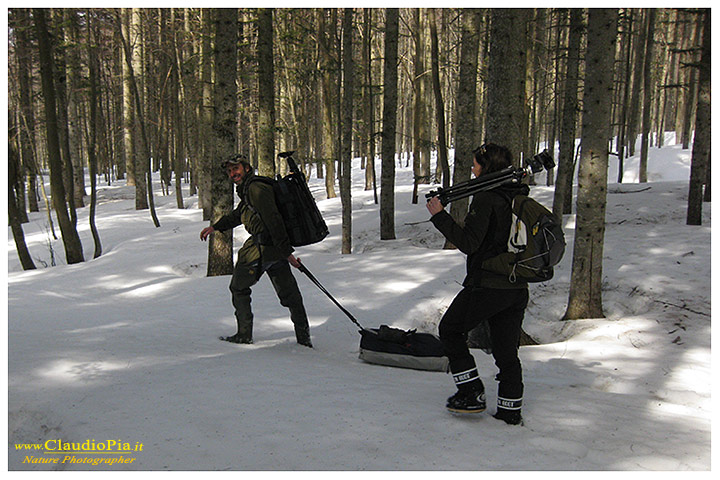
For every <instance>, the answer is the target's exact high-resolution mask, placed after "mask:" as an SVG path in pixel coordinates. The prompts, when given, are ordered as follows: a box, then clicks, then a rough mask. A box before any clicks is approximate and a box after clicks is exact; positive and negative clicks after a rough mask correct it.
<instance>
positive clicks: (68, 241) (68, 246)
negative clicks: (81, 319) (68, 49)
mask: <svg viewBox="0 0 720 480" xmlns="http://www.w3.org/2000/svg"><path fill="white" fill-rule="evenodd" d="M33 18H34V19H35V30H36V33H37V37H38V47H39V52H40V76H41V78H42V87H43V97H44V99H45V129H46V135H47V149H48V152H47V153H48V162H49V164H50V188H51V191H52V203H53V208H54V209H55V215H57V218H58V223H59V225H60V232H61V234H62V240H63V245H64V246H65V257H66V260H67V263H68V264H73V263H79V262H82V261H84V260H85V259H84V257H83V250H82V243H81V242H80V236H79V235H78V233H77V230H76V229H75V226H74V225H73V223H72V221H71V219H70V216H69V215H68V211H67V205H66V204H65V198H66V196H65V185H64V182H63V174H62V158H61V155H60V139H59V137H58V126H57V125H58V121H57V116H56V114H55V112H56V110H55V108H56V105H55V86H54V85H53V84H54V82H53V57H52V45H51V44H50V38H49V34H48V29H47V24H46V21H45V10H44V9H41V8H34V9H33Z"/></svg>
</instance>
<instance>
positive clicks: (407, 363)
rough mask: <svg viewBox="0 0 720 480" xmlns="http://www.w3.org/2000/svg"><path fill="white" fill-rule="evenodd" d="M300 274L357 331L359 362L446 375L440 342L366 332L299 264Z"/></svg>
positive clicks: (426, 336) (385, 330)
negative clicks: (325, 296) (304, 276)
mask: <svg viewBox="0 0 720 480" xmlns="http://www.w3.org/2000/svg"><path fill="white" fill-rule="evenodd" d="M300 271H301V272H303V273H304V274H305V275H306V276H307V277H308V278H309V279H310V281H311V282H313V283H314V284H315V285H316V286H317V287H318V288H319V289H320V290H321V291H322V292H323V293H324V294H325V295H327V297H328V298H329V299H330V300H332V302H333V303H334V304H335V305H337V307H338V308H339V309H340V310H341V311H342V312H343V313H344V314H345V315H346V316H347V317H348V318H349V319H350V321H351V322H353V323H354V324H355V325H356V326H357V327H358V328H360V355H359V357H360V359H361V360H363V361H365V362H367V363H372V364H375V365H384V366H388V367H399V368H411V369H415V370H429V371H437V372H447V371H448V366H449V361H448V358H447V357H446V356H445V353H444V350H443V346H442V343H441V342H440V339H439V338H438V337H437V336H436V335H433V334H431V333H422V332H421V333H418V332H417V331H415V330H402V329H399V328H393V327H389V326H387V325H380V327H379V328H372V329H369V328H365V327H363V326H362V325H360V323H359V322H358V321H357V319H356V318H355V317H354V316H353V315H352V313H350V312H349V311H348V310H347V309H346V308H345V307H343V306H342V305H341V304H340V302H338V301H337V300H336V299H335V297H333V296H332V295H331V294H330V292H329V291H328V290H327V289H326V288H325V287H324V286H323V285H322V284H321V283H320V282H319V281H318V280H317V278H315V276H314V275H313V274H312V273H310V271H309V270H308V269H307V267H305V265H303V264H302V263H301V264H300Z"/></svg>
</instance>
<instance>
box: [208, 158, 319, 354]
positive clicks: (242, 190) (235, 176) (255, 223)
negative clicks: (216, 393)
mask: <svg viewBox="0 0 720 480" xmlns="http://www.w3.org/2000/svg"><path fill="white" fill-rule="evenodd" d="M222 168H223V169H225V171H226V172H227V174H228V177H229V178H230V180H231V181H232V182H233V183H235V185H236V192H237V194H238V196H239V197H240V203H239V204H238V206H237V207H236V208H235V210H233V211H232V212H230V213H229V214H227V215H224V216H223V217H222V218H220V220H218V221H217V222H215V223H214V224H212V225H211V226H209V227H205V228H203V229H202V231H201V232H200V239H201V240H203V241H205V240H207V238H208V237H209V236H210V235H211V234H212V233H213V232H215V231H220V232H224V231H226V230H231V229H233V228H235V227H237V226H238V225H241V224H242V225H245V229H246V230H247V231H248V233H249V234H250V238H248V239H247V240H246V241H245V243H244V244H243V246H242V247H241V248H240V250H239V251H238V259H237V263H236V264H235V268H234V270H233V275H232V280H231V281H230V292H231V293H232V303H233V306H234V307H235V319H236V320H237V332H236V333H235V334H234V335H231V336H229V337H220V339H221V340H225V341H228V342H232V343H252V341H253V334H252V328H253V313H252V308H251V306H250V302H251V298H250V294H251V289H250V288H251V287H252V286H253V285H255V284H256V283H257V282H258V281H259V280H260V277H261V276H262V274H263V273H265V272H267V274H268V276H269V277H270V281H271V282H272V286H273V288H274V289H275V292H276V293H277V296H278V298H279V299H280V303H281V304H282V305H283V306H284V307H287V308H288V309H289V310H290V319H291V320H292V322H293V325H294V328H295V337H296V340H297V342H298V343H299V344H300V345H304V346H306V347H310V348H312V342H311V340H310V326H309V323H308V318H307V313H306V312H305V306H304V304H303V299H302V295H301V294H300V288H299V287H298V284H297V282H296V280H295V277H294V276H293V274H292V272H291V271H290V265H292V266H293V267H295V268H299V267H300V265H301V264H300V259H298V258H296V257H295V255H293V251H294V249H293V247H292V245H291V244H290V240H289V239H288V234H287V231H286V229H285V225H284V223H283V219H282V216H281V214H280V212H279V211H278V208H277V204H276V200H275V195H274V193H273V187H272V186H271V185H268V184H267V183H265V182H262V181H253V179H254V178H255V172H254V170H253V168H252V166H251V165H250V164H249V163H248V162H247V160H246V159H245V157H244V156H243V155H233V156H232V157H230V158H229V159H227V160H225V161H224V162H223V163H222Z"/></svg>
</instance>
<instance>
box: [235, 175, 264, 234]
mask: <svg viewBox="0 0 720 480" xmlns="http://www.w3.org/2000/svg"><path fill="white" fill-rule="evenodd" d="M255 181H260V182H262V183H265V184H267V185H272V179H271V178H268V177H263V176H259V175H253V176H252V177H250V178H248V179H247V181H245V182H243V184H242V186H241V187H240V192H239V193H240V198H241V199H242V201H243V203H244V204H245V205H247V207H248V208H249V209H250V211H251V212H252V213H254V214H255V215H257V217H258V218H259V219H260V222H261V223H262V224H263V227H264V230H263V232H262V233H260V235H254V237H255V240H256V244H257V245H258V246H260V245H265V244H266V243H267V237H268V236H269V233H267V226H266V225H265V221H264V220H263V218H262V216H260V214H259V213H258V211H257V210H256V209H255V207H253V205H252V203H250V197H249V195H248V190H249V189H250V184H251V183H253V182H255Z"/></svg>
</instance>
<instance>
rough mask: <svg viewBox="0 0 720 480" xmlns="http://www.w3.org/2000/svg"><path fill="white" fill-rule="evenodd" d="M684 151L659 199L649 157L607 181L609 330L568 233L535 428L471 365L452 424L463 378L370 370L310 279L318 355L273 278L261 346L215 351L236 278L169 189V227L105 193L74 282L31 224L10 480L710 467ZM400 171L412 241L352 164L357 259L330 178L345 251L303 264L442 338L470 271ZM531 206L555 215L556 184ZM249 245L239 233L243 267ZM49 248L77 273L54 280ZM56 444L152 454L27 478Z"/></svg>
mask: <svg viewBox="0 0 720 480" xmlns="http://www.w3.org/2000/svg"><path fill="white" fill-rule="evenodd" d="M673 143H674V142H668V143H667V144H668V145H670V146H667V147H665V148H663V149H660V150H658V149H651V153H650V155H651V156H650V162H649V163H650V167H649V169H650V182H649V183H648V184H646V185H641V184H638V183H637V178H636V177H637V174H636V172H637V163H638V162H637V158H632V159H629V160H627V161H626V174H625V181H626V182H627V183H623V184H613V183H610V184H609V193H608V197H607V198H608V209H607V231H606V236H605V249H604V251H605V262H604V266H603V279H604V280H603V305H604V309H605V315H606V318H599V319H588V320H579V321H569V322H564V321H561V320H560V318H561V317H562V316H563V314H564V312H565V308H566V305H567V299H568V288H569V282H570V266H571V262H572V244H573V233H574V215H567V216H565V219H564V221H565V226H566V229H565V231H566V235H567V240H568V250H567V252H566V255H565V257H564V259H563V261H562V263H561V265H560V266H559V268H557V270H556V274H555V278H554V279H553V280H552V281H551V282H548V283H547V284H535V285H533V286H532V287H531V302H530V305H529V307H528V310H527V313H526V317H525V323H524V327H525V329H526V331H527V332H528V333H530V334H531V335H532V336H533V337H534V338H536V339H537V340H538V341H539V342H540V343H541V344H540V345H537V346H526V347H522V348H521V359H522V362H523V366H524V378H525V388H526V392H525V403H524V408H523V414H524V418H525V425H524V426H508V425H505V424H504V423H502V422H500V421H498V420H495V419H494V418H492V416H491V414H492V413H494V411H495V406H494V403H495V401H496V382H495V380H494V375H495V373H496V369H495V366H494V365H493V362H492V358H491V357H490V356H488V355H485V354H484V353H483V352H482V351H480V350H473V353H474V355H475V358H476V360H477V364H478V367H479V370H480V372H481V376H482V378H483V380H484V381H485V384H486V389H487V395H488V404H489V408H488V411H487V412H486V413H484V414H480V415H478V416H477V417H476V418H461V417H457V416H453V415H450V414H449V413H448V412H447V411H446V410H445V408H444V405H445V399H446V398H447V397H448V396H449V395H450V394H452V393H453V392H454V386H453V382H452V378H451V377H450V375H447V374H445V373H439V372H423V371H415V370H404V369H398V368H390V367H383V366H377V365H371V364H366V363H364V362H362V361H361V360H359V359H358V345H359V338H360V337H359V335H358V332H357V329H356V327H355V326H354V325H353V324H351V323H350V321H349V320H348V319H347V318H346V317H345V316H344V315H343V314H342V313H341V312H340V311H339V310H338V309H337V308H336V307H335V306H334V305H333V304H332V303H331V302H330V301H329V300H328V299H327V298H326V297H325V296H324V295H323V294H322V293H321V292H320V291H319V290H318V289H317V288H316V287H315V286H314V285H313V284H312V283H310V281H309V280H308V279H307V278H305V277H304V276H303V275H302V274H301V273H299V272H297V271H296V272H295V275H296V277H297V279H298V282H299V284H300V288H301V290H302V292H303V296H304V299H305V303H306V307H307V310H308V314H309V318H310V323H311V328H312V336H313V342H314V344H315V348H314V349H312V350H311V349H307V348H304V347H300V346H298V345H297V344H296V343H295V341H294V335H293V332H292V324H291V322H290V320H289V318H288V314H287V311H286V310H285V309H284V308H283V307H281V306H280V304H279V302H278V300H277V298H276V296H275V294H274V291H273V290H272V288H271V285H270V282H269V281H268V279H267V277H263V279H262V280H261V281H260V283H259V284H258V285H257V286H256V287H255V288H254V291H253V306H254V310H255V317H256V319H255V332H254V336H255V344H253V345H233V344H228V343H225V342H221V341H219V340H218V336H219V335H227V334H232V333H234V331H235V330H234V328H235V327H234V317H233V311H232V307H231V303H230V294H229V291H228V283H229V279H230V278H229V277H228V276H223V277H213V278H208V277H206V276H205V271H206V265H207V244H206V243H203V242H201V241H200V240H199V232H200V230H201V229H202V228H203V227H204V226H206V225H207V222H204V221H202V214H201V212H200V210H198V208H197V197H188V196H186V197H185V205H186V209H184V210H178V209H177V208H176V206H175V203H176V202H175V199H174V198H173V197H172V196H162V195H160V194H159V192H156V196H155V200H156V204H157V207H158V216H159V220H160V223H161V227H160V228H155V227H154V226H153V223H152V220H151V218H150V214H149V212H148V211H147V210H146V211H136V210H135V209H134V193H133V189H132V188H130V187H126V186H125V185H124V182H117V183H113V185H112V186H107V185H106V184H105V183H102V184H101V185H100V187H99V206H98V211H97V226H98V229H99V232H100V236H101V240H102V245H103V255H102V256H101V257H99V258H98V259H94V260H91V258H92V254H93V243H92V238H91V234H90V230H89V226H88V221H87V217H88V210H89V208H88V207H85V208H82V209H79V211H78V214H79V221H78V230H79V232H80V236H81V239H82V241H83V245H84V248H85V257H86V261H85V262H84V263H82V264H76V265H65V264H64V263H65V262H64V250H63V247H62V242H61V241H59V240H57V241H55V240H53V241H51V240H50V235H49V233H48V229H47V221H46V217H45V214H44V212H41V213H33V214H31V215H30V223H28V224H25V225H23V228H24V231H25V235H26V240H27V243H28V246H29V248H30V252H31V254H32V256H33V258H34V259H35V263H36V265H37V266H38V269H37V270H35V271H27V272H24V271H22V270H21V268H20V264H19V261H18V258H17V254H16V251H15V245H14V242H13V238H12V234H11V232H10V229H9V228H8V244H7V245H8V252H7V262H8V280H7V282H8V293H7V295H8V298H7V302H8V317H9V318H8V379H7V382H8V391H9V396H8V412H9V415H8V432H9V439H8V454H7V465H8V468H9V469H10V470H50V469H57V470H92V471H105V470H107V471H116V470H213V471H215V470H252V471H267V470H281V471H297V470H311V471H325V470H345V471H347V470H350V471H355V470H387V471H395V470H404V471H408V470H466V471H472V470H515V471H525V470H552V471H568V470H709V469H710V467H711V463H710V458H711V448H710V445H711V427H710V425H711V412H712V407H711V355H710V346H711V338H710V333H711V325H710V303H711V291H710V274H711V266H710V258H711V257H710V252H711V242H710V232H711V228H710V205H709V204H706V206H705V211H704V225H703V226H687V225H685V212H686V204H687V190H688V185H687V184H688V178H689V164H690V155H691V153H690V151H688V150H682V149H681V147H680V146H675V145H673ZM638 151H639V149H638ZM616 164H617V162H616V161H615V160H613V159H611V166H610V169H609V178H610V181H611V182H613V181H614V179H615V178H616V176H617V174H616V170H617V165H616ZM404 165H405V159H403V166H402V167H400V168H398V175H397V180H396V186H397V188H396V192H397V193H396V204H395V205H396V220H395V222H396V223H395V225H396V233H397V239H396V240H388V241H381V240H379V213H378V206H377V205H375V204H374V203H373V199H372V192H365V191H363V189H362V185H363V172H362V171H361V170H360V169H359V168H358V164H357V162H356V163H355V168H354V169H353V176H354V188H353V194H352V195H353V200H352V202H353V254H352V255H341V254H340V223H341V216H340V199H339V198H335V199H325V197H324V194H323V193H322V190H323V187H322V181H321V180H317V179H315V178H314V177H313V178H312V179H311V188H312V189H313V191H314V192H315V194H316V198H318V204H319V207H320V209H321V210H322V212H323V214H324V216H325V218H326V220H327V223H328V225H329V227H330V230H331V235H330V236H329V237H328V238H327V239H326V240H324V241H323V242H322V243H320V244H317V245H313V246H309V247H304V248H300V249H298V252H297V253H298V256H299V257H300V258H301V259H302V261H303V262H304V263H305V264H306V266H307V267H308V268H309V269H310V271H312V272H313V273H314V274H315V276H316V277H317V278H318V279H319V280H320V281H321V282H322V283H323V284H324V285H325V286H326V287H327V288H328V289H329V290H330V292H331V293H333V295H335V297H336V298H338V300H339V301H340V302H341V303H342V304H343V305H344V306H345V307H346V308H348V309H349V310H350V311H351V312H353V313H354V315H355V316H356V317H357V318H358V320H359V321H360V323H361V324H363V325H364V326H366V327H376V326H378V325H380V324H389V325H392V326H395V327H399V328H417V329H418V330H419V331H429V332H433V333H435V332H437V324H438V321H439V319H440V318H441V316H442V314H443V312H444V310H445V309H446V308H447V306H448V305H449V303H450V301H451V300H452V298H453V297H454V296H455V294H456V293H457V292H458V291H459V290H460V282H461V281H462V279H463V276H464V270H465V256H464V255H463V254H461V253H460V252H458V251H446V250H442V249H441V248H440V247H441V246H442V243H443V239H442V237H441V235H440V234H439V233H438V232H436V231H435V229H434V228H433V227H432V225H431V224H430V223H427V222H425V221H426V220H427V218H428V216H429V215H428V213H427V211H426V209H425V206H424V201H423V198H424V193H426V192H427V191H429V190H430V189H431V188H436V187H437V186H436V185H434V186H431V185H424V186H422V187H421V189H420V190H421V197H420V198H421V200H420V204H417V205H413V204H411V202H410V199H411V192H412V171H411V169H409V168H407V167H405V166H404ZM379 171H380V166H379V161H378V172H379ZM537 181H538V184H540V185H543V184H544V183H545V182H544V178H543V177H542V176H540V177H538V179H537ZM157 187H158V184H157V183H155V188H156V189H157ZM186 188H187V187H186ZM186 191H187V190H186ZM532 193H533V195H534V196H535V197H536V198H538V199H539V200H540V201H542V202H543V203H545V204H546V205H551V203H552V187H545V186H536V187H533V189H532ZM56 229H57V226H56ZM58 235H59V229H58ZM245 235H246V233H245V232H244V229H243V228H242V227H240V228H237V229H236V230H235V240H236V248H237V246H238V245H239V244H240V243H241V242H242V240H243V239H244V238H245ZM48 243H51V244H52V248H53V249H54V252H55V257H56V260H57V262H58V263H59V265H58V266H56V267H52V268H43V265H42V264H43V263H46V264H47V263H50V254H49V251H50V248H49V246H48ZM58 439H60V440H62V441H64V442H85V441H87V440H92V441H95V442H107V441H108V440H119V441H121V442H127V443H130V444H132V445H133V446H135V445H136V444H138V442H139V443H141V444H142V445H143V448H142V451H141V452H133V453H132V454H129V455H126V457H128V458H134V459H135V460H133V463H131V464H124V465H114V466H106V465H105V466H103V465H99V466H91V465H85V464H67V463H66V464H58V465H37V464H27V463H23V461H24V460H25V458H26V457H27V456H28V455H33V454H34V455H35V456H36V457H43V458H47V457H49V456H51V455H47V454H45V455H43V452H42V451H34V452H32V451H18V450H17V447H16V445H17V444H20V443H38V444H44V442H46V441H47V440H58ZM56 456H57V455H56Z"/></svg>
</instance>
